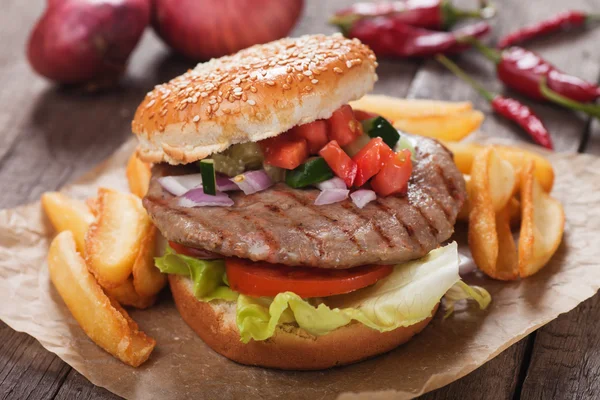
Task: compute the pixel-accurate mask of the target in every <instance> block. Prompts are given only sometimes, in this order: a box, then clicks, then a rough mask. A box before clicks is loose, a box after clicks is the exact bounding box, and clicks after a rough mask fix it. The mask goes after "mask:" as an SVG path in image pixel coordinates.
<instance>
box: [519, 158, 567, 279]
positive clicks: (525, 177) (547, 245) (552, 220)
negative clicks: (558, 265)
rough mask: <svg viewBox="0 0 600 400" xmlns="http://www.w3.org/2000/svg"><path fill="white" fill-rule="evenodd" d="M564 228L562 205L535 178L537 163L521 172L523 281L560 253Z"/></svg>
mask: <svg viewBox="0 0 600 400" xmlns="http://www.w3.org/2000/svg"><path fill="white" fill-rule="evenodd" d="M564 228H565V213H564V210H563V207H562V204H561V203H560V202H559V201H558V200H556V199H554V198H552V197H550V195H548V194H547V193H545V192H544V190H543V189H542V187H541V185H540V183H539V182H538V181H537V179H536V177H535V163H534V162H533V161H530V162H529V163H528V164H527V165H526V166H525V167H524V168H523V170H522V171H521V232H520V236H519V274H520V275H521V277H522V278H525V277H528V276H531V275H533V274H535V273H536V272H538V271H539V270H540V269H542V268H543V267H544V266H545V265H546V264H547V263H548V261H549V260H550V258H551V257H552V255H554V253H555V252H556V250H557V249H558V246H559V245H560V242H561V241H562V237H563V233H564Z"/></svg>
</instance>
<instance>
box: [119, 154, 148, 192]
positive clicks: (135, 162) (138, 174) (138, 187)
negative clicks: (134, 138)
mask: <svg viewBox="0 0 600 400" xmlns="http://www.w3.org/2000/svg"><path fill="white" fill-rule="evenodd" d="M125 175H127V182H128V183H129V190H130V191H131V193H133V194H135V195H136V196H138V197H140V198H142V197H144V196H145V195H146V192H148V185H149V184H150V175H151V173H150V164H148V163H145V162H143V161H142V160H140V159H139V158H138V157H137V154H136V153H133V154H132V155H131V157H129V161H128V162H127V169H126V170H125Z"/></svg>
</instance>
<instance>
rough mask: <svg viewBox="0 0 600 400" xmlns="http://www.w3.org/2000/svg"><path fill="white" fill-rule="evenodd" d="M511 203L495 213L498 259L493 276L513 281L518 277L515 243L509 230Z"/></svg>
mask: <svg viewBox="0 0 600 400" xmlns="http://www.w3.org/2000/svg"><path fill="white" fill-rule="evenodd" d="M510 214H511V205H510V203H509V204H507V205H506V207H505V208H504V209H502V210H500V211H499V212H498V213H497V214H496V234H497V235H498V260H497V261H496V273H495V275H496V276H494V278H496V279H500V280H503V281H514V280H515V279H517V278H518V277H519V262H518V255H517V245H516V244H515V238H514V237H513V234H512V231H511V230H510V218H511V215H510Z"/></svg>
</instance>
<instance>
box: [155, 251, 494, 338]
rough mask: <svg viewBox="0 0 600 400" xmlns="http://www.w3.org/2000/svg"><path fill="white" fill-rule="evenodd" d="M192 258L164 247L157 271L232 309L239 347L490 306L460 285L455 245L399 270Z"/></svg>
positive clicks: (480, 293)
mask: <svg viewBox="0 0 600 400" xmlns="http://www.w3.org/2000/svg"><path fill="white" fill-rule="evenodd" d="M199 257H206V254H205V253H203V252H198V250H196V249H193V248H189V247H185V246H181V245H178V244H176V243H172V242H171V243H170V244H169V246H168V247H167V249H166V252H165V254H164V255H163V256H162V257H159V258H157V259H156V266H157V267H158V268H159V269H160V270H161V271H162V272H164V273H167V274H176V275H182V276H185V277H188V278H189V279H190V280H191V282H192V284H193V290H194V295H195V297H196V298H197V299H198V300H199V301H205V302H210V301H235V302H237V307H236V323H237V327H238V329H239V332H240V340H241V341H242V342H244V343H248V342H249V341H250V340H266V339H268V338H270V337H272V336H273V335H274V333H275V329H276V327H277V326H278V325H282V324H283V325H290V324H292V325H294V326H298V327H300V328H302V329H303V330H305V331H306V332H308V333H310V334H312V335H315V336H319V335H325V334H327V333H329V332H331V331H333V330H335V329H337V328H340V327H342V326H345V325H347V324H349V323H351V322H352V321H356V322H358V323H362V324H364V325H366V326H368V327H369V328H372V329H375V330H377V331H380V332H386V331H391V330H394V329H397V328H399V327H406V326H410V325H413V324H416V323H418V322H420V321H422V320H424V319H426V318H429V317H430V316H431V315H432V313H433V310H434V309H435V306H436V304H437V303H438V302H440V300H441V299H442V297H443V296H444V295H446V297H445V306H446V309H447V315H448V314H449V313H451V312H452V310H453V305H454V302H455V301H457V300H461V299H473V300H475V301H476V302H477V303H478V304H479V306H480V308H481V309H484V308H486V307H487V305H488V304H489V302H490V300H491V297H490V295H489V293H488V292H487V291H485V289H482V288H480V287H476V286H468V285H467V284H465V283H464V282H463V281H461V280H460V276H459V274H458V269H459V257H458V252H457V245H456V243H451V244H449V245H446V246H444V247H441V248H438V249H436V250H433V251H431V252H430V253H429V254H428V255H427V256H425V257H423V258H421V259H418V260H415V261H411V262H407V263H402V264H399V265H393V266H391V265H373V266H362V267H355V268H349V269H343V270H326V269H318V268H302V267H289V266H285V265H281V264H269V263H266V262H252V261H249V260H244V259H239V258H225V259H212V260H207V259H202V258H199Z"/></svg>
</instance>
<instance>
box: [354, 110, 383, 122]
mask: <svg viewBox="0 0 600 400" xmlns="http://www.w3.org/2000/svg"><path fill="white" fill-rule="evenodd" d="M354 117H355V118H356V119H357V120H358V121H364V120H365V119H371V118H375V117H379V114H375V113H373V112H370V111H363V110H354Z"/></svg>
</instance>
